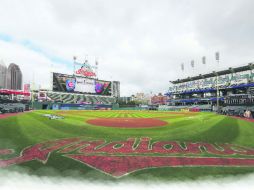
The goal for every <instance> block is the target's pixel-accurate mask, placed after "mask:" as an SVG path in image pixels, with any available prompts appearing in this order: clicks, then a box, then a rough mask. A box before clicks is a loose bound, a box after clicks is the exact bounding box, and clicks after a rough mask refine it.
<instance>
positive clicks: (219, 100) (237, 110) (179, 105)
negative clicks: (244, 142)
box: [163, 63, 254, 115]
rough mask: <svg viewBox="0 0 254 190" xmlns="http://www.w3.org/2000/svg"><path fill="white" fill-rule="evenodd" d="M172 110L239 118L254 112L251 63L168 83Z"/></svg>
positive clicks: (253, 77)
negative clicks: (199, 111)
mask: <svg viewBox="0 0 254 190" xmlns="http://www.w3.org/2000/svg"><path fill="white" fill-rule="evenodd" d="M171 83H172V85H171V86H170V87H169V91H168V92H167V93H166V95H168V97H169V100H168V107H167V108H163V109H171V110H181V109H189V110H201V111H208V110H210V111H217V112H221V113H224V114H231V113H233V114H237V115H241V114H242V113H243V112H244V110H245V111H246V110H248V111H254V110H253V107H254V64H253V63H249V64H248V65H246V66H242V67H237V68H229V69H227V70H222V71H213V72H212V73H207V74H200V75H197V76H193V77H187V78H184V79H178V80H175V81H171Z"/></svg>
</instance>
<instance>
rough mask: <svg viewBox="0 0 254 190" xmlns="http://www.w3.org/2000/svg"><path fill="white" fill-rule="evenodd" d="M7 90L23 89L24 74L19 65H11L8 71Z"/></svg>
mask: <svg viewBox="0 0 254 190" xmlns="http://www.w3.org/2000/svg"><path fill="white" fill-rule="evenodd" d="M7 88H8V89H12V90H21V89H22V72H21V70H20V68H19V66H18V65H16V64H14V63H11V64H10V65H9V67H8V69H7Z"/></svg>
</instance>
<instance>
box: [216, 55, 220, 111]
mask: <svg viewBox="0 0 254 190" xmlns="http://www.w3.org/2000/svg"><path fill="white" fill-rule="evenodd" d="M215 59H216V61H217V65H218V67H217V68H219V63H220V53H219V52H216V53H215ZM218 80H219V75H218V72H217V73H216V94H217V96H216V99H217V112H218V111H219V106H220V105H219V104H220V103H219V81H218Z"/></svg>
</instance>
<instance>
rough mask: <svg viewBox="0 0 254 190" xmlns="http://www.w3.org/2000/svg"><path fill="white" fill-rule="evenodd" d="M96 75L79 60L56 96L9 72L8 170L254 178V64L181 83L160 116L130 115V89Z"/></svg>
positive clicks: (55, 80) (1, 96)
mask: <svg viewBox="0 0 254 190" xmlns="http://www.w3.org/2000/svg"><path fill="white" fill-rule="evenodd" d="M96 67H97V65H96V64H95V65H94V66H91V65H90V64H88V62H85V63H77V62H76V60H75V59H74V72H73V75H69V74H64V73H51V79H52V80H51V86H52V88H51V90H46V89H37V90H35V89H33V88H30V86H32V85H30V84H25V85H24V88H23V89H21V85H17V84H16V83H18V82H20V81H21V80H16V78H17V77H16V76H22V75H19V73H20V72H21V71H20V69H19V68H18V66H17V65H14V64H12V66H9V68H8V69H7V68H5V67H4V66H3V65H1V67H0V69H1V71H4V72H5V73H6V74H5V75H6V76H8V77H7V79H6V80H5V82H4V83H3V84H1V85H2V86H1V90H0V103H1V105H0V112H1V114H0V168H1V170H8V171H22V172H27V173H28V174H31V175H37V176H64V177H66V176H74V177H77V178H82V179H91V180H110V181H116V180H126V179H137V180H148V179H151V180H155V179H156V180H174V179H179V178H181V179H196V178H199V177H204V176H214V177H220V176H229V175H242V174H249V173H252V172H253V171H254V139H253V136H254V120H253V118H252V116H254V64H253V63H250V64H247V65H245V66H242V67H236V68H229V69H227V70H218V71H214V72H212V73H203V74H200V75H198V76H194V77H188V78H182V79H177V80H175V81H171V84H170V86H169V89H165V96H167V102H166V104H164V105H157V106H156V108H157V109H156V110H149V106H154V105H149V106H148V107H147V108H146V109H144V108H142V107H135V109H134V108H133V107H130V108H129V109H128V108H126V107H125V108H124V109H123V108H122V107H121V106H120V105H119V103H118V101H119V99H120V82H119V81H107V80H102V79H98V78H97V74H96ZM13 73H14V74H15V76H13ZM9 75H10V76H9ZM2 76H3V75H2ZM2 81H4V80H2ZM9 83H10V85H8V84H9Z"/></svg>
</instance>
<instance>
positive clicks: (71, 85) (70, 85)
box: [66, 79, 76, 92]
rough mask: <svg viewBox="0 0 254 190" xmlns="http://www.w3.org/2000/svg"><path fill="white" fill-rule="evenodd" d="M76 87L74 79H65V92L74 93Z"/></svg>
mask: <svg viewBox="0 0 254 190" xmlns="http://www.w3.org/2000/svg"><path fill="white" fill-rule="evenodd" d="M75 86H76V80H75V79H67V80H66V90H67V91H69V92H72V91H74V89H75Z"/></svg>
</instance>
